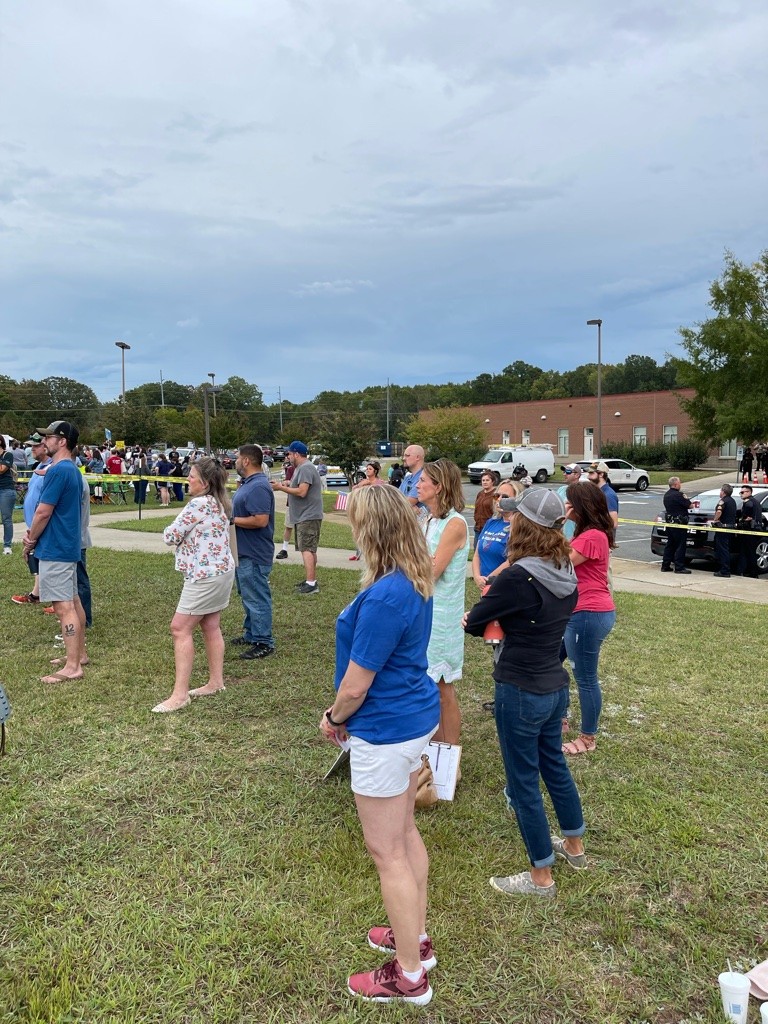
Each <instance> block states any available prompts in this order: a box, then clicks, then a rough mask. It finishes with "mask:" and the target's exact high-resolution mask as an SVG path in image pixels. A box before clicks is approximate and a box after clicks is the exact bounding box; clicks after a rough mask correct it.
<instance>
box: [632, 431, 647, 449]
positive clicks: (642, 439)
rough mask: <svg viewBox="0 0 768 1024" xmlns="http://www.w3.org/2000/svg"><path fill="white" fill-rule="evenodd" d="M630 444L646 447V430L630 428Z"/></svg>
mask: <svg viewBox="0 0 768 1024" xmlns="http://www.w3.org/2000/svg"><path fill="white" fill-rule="evenodd" d="M632 444H637V445H646V444H648V429H647V428H646V427H633V428H632Z"/></svg>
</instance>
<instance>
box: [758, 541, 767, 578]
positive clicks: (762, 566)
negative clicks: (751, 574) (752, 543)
mask: <svg viewBox="0 0 768 1024" xmlns="http://www.w3.org/2000/svg"><path fill="white" fill-rule="evenodd" d="M755 555H756V556H757V571H758V572H759V573H764V572H768V541H765V540H761V541H760V542H759V543H758V545H757V547H756V548H755Z"/></svg>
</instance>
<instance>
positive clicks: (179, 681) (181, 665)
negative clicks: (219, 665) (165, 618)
mask: <svg viewBox="0 0 768 1024" xmlns="http://www.w3.org/2000/svg"><path fill="white" fill-rule="evenodd" d="M202 618H203V616H202V615H183V614H181V613H180V612H176V613H175V615H174V616H173V618H172V619H171V636H172V637H173V654H174V658H175V662H176V678H175V680H174V684H173V692H172V693H171V695H170V697H168V698H167V699H166V700H164V701H163V703H164V704H165V705H166V706H167V707H169V708H179V707H181V706H182V705H184V704H185V703H187V698H188V697H189V680H190V677H191V676H192V666H193V664H194V661H195V641H194V632H195V626H196V625H197V624H198V622H200V621H201V619H202Z"/></svg>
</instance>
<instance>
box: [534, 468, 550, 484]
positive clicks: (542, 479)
mask: <svg viewBox="0 0 768 1024" xmlns="http://www.w3.org/2000/svg"><path fill="white" fill-rule="evenodd" d="M533 479H534V480H535V481H536V483H537V484H545V483H546V482H547V471H546V469H540V470H539V472H538V473H537V474H536V476H535V477H534V478H533Z"/></svg>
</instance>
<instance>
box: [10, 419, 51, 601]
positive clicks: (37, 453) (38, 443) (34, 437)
mask: <svg viewBox="0 0 768 1024" xmlns="http://www.w3.org/2000/svg"><path fill="white" fill-rule="evenodd" d="M26 444H27V447H28V448H29V449H30V451H31V453H32V460H33V462H34V466H33V468H32V475H31V476H30V478H29V483H28V484H27V492H26V494H25V495H24V521H25V523H26V524H27V528H29V527H30V526H31V525H32V519H33V517H34V514H35V509H36V508H37V503H38V501H39V500H40V491H41V489H42V486H43V480H44V478H45V473H46V470H47V469H48V466H49V465H50V463H51V460H50V458H49V456H48V452H47V451H46V450H45V438H44V437H43V435H42V434H40V433H38V432H35V433H34V434H30V436H29V437H28V438H27V442H26ZM27 565H28V566H29V571H30V573H31V574H32V589H31V590H30V592H29V593H28V594H14V595H13V597H12V598H11V600H12V601H13V603H14V604H40V577H39V576H38V562H37V558H36V557H35V556H34V554H32V553H30V555H29V557H28V558H27Z"/></svg>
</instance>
